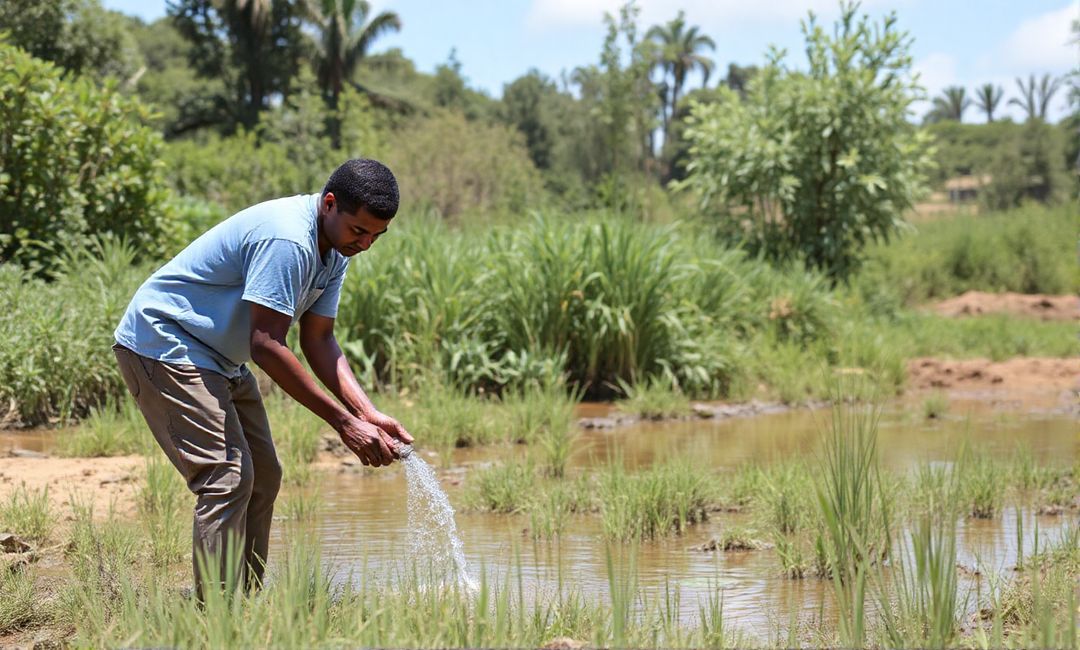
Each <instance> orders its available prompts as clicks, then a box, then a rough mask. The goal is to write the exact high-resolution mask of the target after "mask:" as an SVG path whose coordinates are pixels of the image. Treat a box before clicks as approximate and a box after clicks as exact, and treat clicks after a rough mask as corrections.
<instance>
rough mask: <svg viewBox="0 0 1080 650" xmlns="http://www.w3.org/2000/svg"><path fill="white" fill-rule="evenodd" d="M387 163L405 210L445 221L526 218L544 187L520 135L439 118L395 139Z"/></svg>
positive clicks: (459, 119)
mask: <svg viewBox="0 0 1080 650" xmlns="http://www.w3.org/2000/svg"><path fill="white" fill-rule="evenodd" d="M386 163H387V164H388V165H389V166H390V168H391V169H393V170H394V173H395V174H396V175H397V177H398V182H399V183H400V184H401V194H402V202H403V204H405V205H416V206H427V207H430V208H431V209H434V210H435V211H436V212H437V213H438V214H440V215H442V216H444V217H451V218H452V217H457V216H460V215H466V214H472V213H475V212H518V213H520V212H523V211H524V210H525V209H526V208H527V207H528V206H530V205H536V204H537V203H539V201H538V199H539V197H540V194H541V192H542V187H543V182H542V180H541V178H540V174H539V172H538V171H537V170H536V167H534V166H533V163H532V161H531V160H530V159H529V154H528V151H527V150H526V149H525V144H524V142H523V138H522V137H521V134H519V133H517V132H516V130H514V129H513V128H510V127H506V126H502V125H486V124H483V123H480V122H470V121H467V120H466V119H465V118H464V116H462V115H460V114H457V113H450V112H439V113H435V114H434V115H432V116H430V117H424V118H420V119H418V120H417V121H416V122H414V123H413V124H410V125H407V126H406V127H405V128H403V129H402V130H401V131H400V132H399V133H397V134H396V136H395V146H394V147H393V149H391V150H390V151H389V152H388V154H387V160H386Z"/></svg>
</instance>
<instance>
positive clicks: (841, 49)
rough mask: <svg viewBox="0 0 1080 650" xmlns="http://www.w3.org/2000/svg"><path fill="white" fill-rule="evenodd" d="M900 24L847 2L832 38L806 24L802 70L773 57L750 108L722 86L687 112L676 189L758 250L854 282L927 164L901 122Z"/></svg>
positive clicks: (904, 98)
mask: <svg viewBox="0 0 1080 650" xmlns="http://www.w3.org/2000/svg"><path fill="white" fill-rule="evenodd" d="M895 25H896V18H895V16H890V17H888V18H886V19H885V21H884V23H883V24H882V25H874V24H872V23H871V22H870V20H869V19H868V18H865V17H864V18H861V19H856V15H855V7H853V6H850V5H846V6H845V9H844V12H843V16H842V18H841V20H840V22H839V23H838V24H837V26H836V30H835V36H829V35H828V34H827V33H826V31H825V30H824V29H823V28H821V27H820V26H819V25H817V24H816V22H815V21H814V20H813V19H812V18H811V20H810V21H809V22H807V23H805V24H804V27H803V32H804V34H805V36H806V41H807V54H808V57H809V72H808V73H803V72H797V71H794V70H790V69H788V68H786V67H784V65H783V63H782V54H781V53H776V52H774V53H773V54H772V56H771V57H770V61H769V64H768V65H767V66H766V67H765V68H764V69H763V70H762V71H761V73H760V74H759V75H758V76H757V77H756V78H755V80H754V82H752V84H751V91H750V93H749V95H748V97H747V99H746V100H745V101H741V100H740V99H739V98H738V96H737V95H736V94H735V93H734V92H733V91H725V92H723V93H722V97H723V98H722V99H721V101H719V102H718V103H715V104H709V105H700V106H698V107H696V108H695V109H694V110H693V111H692V117H691V125H690V126H689V127H688V129H687V137H688V138H689V140H690V141H691V142H692V143H693V146H692V148H691V154H690V156H691V161H690V163H689V164H688V165H687V170H688V177H687V179H686V180H685V181H684V182H683V183H681V184H680V187H685V188H690V189H692V190H695V191H696V192H697V193H698V194H699V195H700V197H701V199H702V202H703V205H704V206H706V207H707V208H709V209H718V208H719V209H722V210H724V211H726V214H725V216H724V219H725V221H724V223H723V225H724V229H725V231H726V232H727V233H729V235H730V236H733V237H736V238H739V239H745V240H746V242H747V243H748V245H749V246H750V247H751V248H752V249H753V250H760V251H762V252H764V253H765V254H766V255H768V256H769V257H770V258H773V259H779V260H786V259H792V258H798V257H802V258H804V259H806V261H807V262H808V263H809V264H810V265H811V266H814V267H816V268H819V269H822V270H824V271H825V272H827V273H828V274H829V275H830V276H831V277H833V278H845V277H848V276H849V275H851V274H852V273H853V272H854V271H855V270H856V269H857V268H858V265H859V262H860V260H861V258H862V256H863V248H864V247H865V246H866V245H867V244H869V243H870V242H872V241H876V240H885V239H888V238H889V237H890V236H891V235H892V234H893V233H895V232H896V230H897V228H898V227H899V225H900V223H901V218H902V215H903V213H904V211H905V210H907V209H908V208H910V207H911V206H912V204H913V203H914V201H915V199H916V198H917V197H918V196H919V194H920V193H921V191H922V186H923V175H924V173H925V171H926V170H927V167H928V163H929V157H928V155H927V151H926V144H927V138H926V136H925V135H923V134H922V133H920V132H918V131H917V130H916V129H915V127H913V126H912V125H911V124H910V123H909V122H908V119H907V111H908V107H909V106H910V104H911V102H912V101H913V99H914V98H915V92H916V91H917V87H916V86H914V85H913V82H911V81H910V80H909V79H908V77H907V75H906V72H907V70H908V68H909V67H910V64H911V59H910V56H909V55H908V47H909V43H910V39H909V38H908V37H907V36H906V35H905V34H902V33H899V32H897V30H896V27H895Z"/></svg>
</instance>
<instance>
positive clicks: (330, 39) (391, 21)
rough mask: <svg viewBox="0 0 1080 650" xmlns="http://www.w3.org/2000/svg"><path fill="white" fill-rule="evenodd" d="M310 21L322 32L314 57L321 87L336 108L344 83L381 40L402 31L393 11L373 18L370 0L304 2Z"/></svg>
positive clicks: (380, 13) (310, 0)
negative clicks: (374, 44) (377, 41)
mask: <svg viewBox="0 0 1080 650" xmlns="http://www.w3.org/2000/svg"><path fill="white" fill-rule="evenodd" d="M304 6H305V8H306V9H307V14H308V17H309V19H310V20H311V21H312V22H313V23H315V26H316V27H317V28H318V30H319V38H318V44H317V49H316V54H315V65H316V69H317V71H318V79H319V84H320V85H321V86H322V88H323V92H324V93H326V96H327V99H328V100H329V101H330V107H331V108H337V104H338V97H340V96H341V89H342V87H343V86H344V84H345V82H346V81H348V80H349V79H351V78H352V76H353V73H354V72H355V71H356V67H357V65H358V64H359V63H360V61H361V59H363V58H364V57H365V56H367V54H368V51H369V50H371V45H372V43H374V42H375V40H377V39H378V38H379V37H380V36H382V35H383V34H386V33H389V32H396V31H399V30H400V29H401V18H400V17H398V15H397V14H396V13H395V12H393V11H381V12H379V13H378V14H377V15H375V16H371V3H370V2H368V0H304Z"/></svg>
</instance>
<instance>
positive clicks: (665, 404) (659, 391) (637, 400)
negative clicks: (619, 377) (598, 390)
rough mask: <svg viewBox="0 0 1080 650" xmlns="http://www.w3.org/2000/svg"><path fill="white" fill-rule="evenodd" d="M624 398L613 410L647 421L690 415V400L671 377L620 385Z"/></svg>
mask: <svg viewBox="0 0 1080 650" xmlns="http://www.w3.org/2000/svg"><path fill="white" fill-rule="evenodd" d="M621 387H622V390H623V392H624V393H625V394H626V397H625V398H623V399H621V400H619V401H618V402H617V403H616V405H615V408H616V409H617V410H618V411H619V412H620V413H626V414H628V415H634V416H637V417H642V418H646V419H649V420H665V419H671V418H683V417H686V416H688V415H690V399H689V398H687V397H686V395H684V394H683V392H682V391H681V390H679V387H678V385H677V384H676V383H675V382H674V381H673V379H672V378H671V377H663V376H661V377H653V378H651V379H648V380H646V381H644V382H638V383H637V384H634V385H631V384H628V383H626V382H622V383H621Z"/></svg>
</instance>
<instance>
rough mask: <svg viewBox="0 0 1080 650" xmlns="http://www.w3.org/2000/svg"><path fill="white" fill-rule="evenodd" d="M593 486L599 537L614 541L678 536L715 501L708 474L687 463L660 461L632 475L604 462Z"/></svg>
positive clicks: (706, 515)
mask: <svg viewBox="0 0 1080 650" xmlns="http://www.w3.org/2000/svg"><path fill="white" fill-rule="evenodd" d="M598 483H599V500H600V515H601V518H602V520H603V526H604V535H605V536H606V537H607V538H609V539H615V540H649V539H654V538H657V537H663V536H666V535H671V534H679V533H682V532H683V531H684V530H686V528H687V527H688V526H690V525H692V524H694V523H697V522H700V521H704V520H705V519H706V518H707V517H708V506H709V504H710V503H712V502H713V501H714V500H715V496H714V494H713V491H712V489H711V481H710V477H709V475H708V474H707V473H706V472H705V471H704V470H702V469H701V468H699V467H697V466H695V465H694V464H692V463H691V462H689V461H687V460H673V461H666V462H664V463H662V464H659V465H654V466H653V467H651V468H649V469H647V470H645V471H643V472H640V473H637V474H629V473H627V472H626V470H625V469H624V468H623V467H622V465H621V464H620V463H617V462H615V463H609V464H608V465H607V466H606V467H604V468H603V469H602V470H601V471H600V475H599V477H598Z"/></svg>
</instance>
